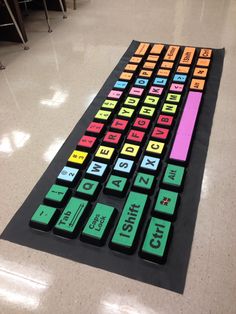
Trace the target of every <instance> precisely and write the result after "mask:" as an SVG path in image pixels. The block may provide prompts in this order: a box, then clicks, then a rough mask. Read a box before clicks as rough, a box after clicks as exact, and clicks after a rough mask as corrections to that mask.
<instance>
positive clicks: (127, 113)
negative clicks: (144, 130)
mask: <svg viewBox="0 0 236 314" xmlns="http://www.w3.org/2000/svg"><path fill="white" fill-rule="evenodd" d="M133 113H134V109H131V108H125V107H121V108H120V111H119V113H118V116H120V117H126V118H131V117H132V115H133Z"/></svg>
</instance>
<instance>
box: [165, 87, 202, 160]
mask: <svg viewBox="0 0 236 314" xmlns="http://www.w3.org/2000/svg"><path fill="white" fill-rule="evenodd" d="M201 99H202V93H200V92H189V93H188V96H187V100H186V103H185V107H184V111H183V113H182V117H181V119H180V123H179V126H178V130H177V133H176V136H175V140H174V144H173V146H172V150H171V153H170V159H174V160H178V161H182V162H185V161H186V160H187V157H188V151H189V147H190V144H191V140H192V135H193V130H194V127H195V123H196V119H197V115H198V111H199V108H200V104H201Z"/></svg>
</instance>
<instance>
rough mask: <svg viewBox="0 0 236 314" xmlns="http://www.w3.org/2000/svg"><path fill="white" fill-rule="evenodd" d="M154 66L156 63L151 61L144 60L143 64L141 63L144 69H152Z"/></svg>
mask: <svg viewBox="0 0 236 314" xmlns="http://www.w3.org/2000/svg"><path fill="white" fill-rule="evenodd" d="M155 66H156V63H153V62H145V63H144V65H143V68H144V69H151V70H153V69H154V68H155Z"/></svg>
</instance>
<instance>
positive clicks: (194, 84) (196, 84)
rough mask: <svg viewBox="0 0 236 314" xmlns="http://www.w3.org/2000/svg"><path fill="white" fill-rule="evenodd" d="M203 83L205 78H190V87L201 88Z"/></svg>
mask: <svg viewBox="0 0 236 314" xmlns="http://www.w3.org/2000/svg"><path fill="white" fill-rule="evenodd" d="M204 85H205V80H197V79H192V81H191V85H190V89H195V90H203V88H204Z"/></svg>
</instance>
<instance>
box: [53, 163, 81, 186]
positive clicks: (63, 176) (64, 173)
mask: <svg viewBox="0 0 236 314" xmlns="http://www.w3.org/2000/svg"><path fill="white" fill-rule="evenodd" d="M78 172H79V169H75V168H71V167H67V166H65V167H64V168H63V169H62V170H61V172H60V173H59V175H58V177H57V178H58V179H60V180H63V181H67V182H73V180H74V178H75V177H76V175H77V173H78Z"/></svg>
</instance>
